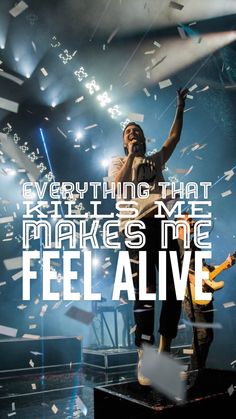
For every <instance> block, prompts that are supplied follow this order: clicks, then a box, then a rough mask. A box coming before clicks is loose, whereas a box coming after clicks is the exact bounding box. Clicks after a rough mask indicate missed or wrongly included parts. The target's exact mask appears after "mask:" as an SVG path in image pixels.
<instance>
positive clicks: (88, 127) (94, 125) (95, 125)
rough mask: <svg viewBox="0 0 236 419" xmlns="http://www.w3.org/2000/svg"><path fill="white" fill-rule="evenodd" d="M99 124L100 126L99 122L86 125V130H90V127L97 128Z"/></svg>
mask: <svg viewBox="0 0 236 419" xmlns="http://www.w3.org/2000/svg"><path fill="white" fill-rule="evenodd" d="M97 126H98V124H93V125H88V126H87V127H85V128H84V129H85V130H88V129H92V128H96V127H97Z"/></svg>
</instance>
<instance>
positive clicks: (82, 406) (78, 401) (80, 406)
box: [75, 396, 88, 416]
mask: <svg viewBox="0 0 236 419" xmlns="http://www.w3.org/2000/svg"><path fill="white" fill-rule="evenodd" d="M75 403H76V407H77V408H78V409H80V410H81V412H82V413H83V415H84V416H87V413H88V409H87V407H86V406H85V404H84V402H83V401H82V400H81V399H80V397H79V396H76V401H75Z"/></svg>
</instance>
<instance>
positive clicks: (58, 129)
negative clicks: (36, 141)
mask: <svg viewBox="0 0 236 419" xmlns="http://www.w3.org/2000/svg"><path fill="white" fill-rule="evenodd" d="M57 131H59V132H60V134H61V135H63V137H65V138H67V135H66V134H65V133H64V132H63V131H62V130H61V129H60V128H59V127H57Z"/></svg>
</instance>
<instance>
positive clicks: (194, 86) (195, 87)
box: [188, 84, 198, 92]
mask: <svg viewBox="0 0 236 419" xmlns="http://www.w3.org/2000/svg"><path fill="white" fill-rule="evenodd" d="M197 87H198V85H197V84H193V86H191V87H189V89H188V90H189V92H193V91H194V90H195V89H197Z"/></svg>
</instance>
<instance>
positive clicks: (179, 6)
mask: <svg viewBox="0 0 236 419" xmlns="http://www.w3.org/2000/svg"><path fill="white" fill-rule="evenodd" d="M169 7H171V8H172V9H176V10H182V9H183V8H184V6H183V4H180V3H176V2H175V1H170V3H169Z"/></svg>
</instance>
